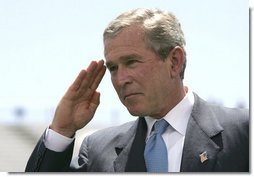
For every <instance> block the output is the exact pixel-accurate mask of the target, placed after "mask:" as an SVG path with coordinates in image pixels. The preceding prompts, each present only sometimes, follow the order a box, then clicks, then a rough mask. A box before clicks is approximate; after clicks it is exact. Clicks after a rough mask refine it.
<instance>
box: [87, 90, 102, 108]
mask: <svg viewBox="0 0 254 177" xmlns="http://www.w3.org/2000/svg"><path fill="white" fill-rule="evenodd" d="M99 104H100V93H99V92H94V94H93V96H92V97H91V100H90V105H89V109H90V111H92V112H95V111H96V109H97V107H98V106H99Z"/></svg>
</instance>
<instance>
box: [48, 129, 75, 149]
mask: <svg viewBox="0 0 254 177" xmlns="http://www.w3.org/2000/svg"><path fill="white" fill-rule="evenodd" d="M74 139H75V137H73V138H69V137H66V136H63V135H61V134H59V133H57V132H55V131H54V130H52V129H49V128H47V130H46V136H45V141H44V144H45V146H46V148H48V149H50V150H52V151H55V152H63V151H64V150H65V149H66V148H67V147H68V146H69V145H70V144H71V143H72V141H73V140H74Z"/></svg>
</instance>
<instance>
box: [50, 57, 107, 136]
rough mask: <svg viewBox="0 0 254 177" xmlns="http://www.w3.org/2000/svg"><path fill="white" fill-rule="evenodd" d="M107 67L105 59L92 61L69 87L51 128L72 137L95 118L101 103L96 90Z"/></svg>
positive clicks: (58, 107)
mask: <svg viewBox="0 0 254 177" xmlns="http://www.w3.org/2000/svg"><path fill="white" fill-rule="evenodd" d="M105 71H106V67H105V66H104V61H103V60H100V61H99V62H96V61H92V62H91V63H90V65H89V67H88V68H87V69H86V70H82V71H81V72H80V73H79V75H78V77H77V78H76V79H75V81H74V82H73V84H72V85H71V86H70V87H69V89H68V90H67V92H66V93H65V95H64V96H63V98H62V99H61V101H60V103H59V105H58V106H57V109H56V112H55V116H54V119H53V122H52V124H51V125H50V128H51V129H52V130H54V131H56V132H58V133H60V134H62V135H64V136H67V137H72V136H73V135H74V134H75V132H76V131H77V130H79V129H81V128H83V127H84V126H85V125H87V124H88V122H89V121H90V120H91V119H92V118H93V116H94V113H95V111H96V109H97V107H98V105H99V103H100V93H99V92H97V91H96V89H97V87H98V85H99V84H100V82H101V80H102V78H103V76H104V74H105Z"/></svg>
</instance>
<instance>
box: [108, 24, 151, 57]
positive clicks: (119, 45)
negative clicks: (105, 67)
mask: <svg viewBox="0 0 254 177" xmlns="http://www.w3.org/2000/svg"><path fill="white" fill-rule="evenodd" d="M144 39H145V38H144V30H143V29H142V27H141V26H138V25H134V26H130V27H127V28H125V29H123V30H122V31H121V32H120V33H119V34H117V35H116V36H115V37H114V38H112V39H106V40H105V43H104V55H105V58H106V60H108V59H111V58H112V57H113V56H115V55H117V54H118V55H120V54H123V55H125V54H127V53H128V52H134V53H135V51H137V50H139V49H142V48H144V49H145V48H146V46H145V42H144V41H145V40H144ZM124 53H125V54H124Z"/></svg>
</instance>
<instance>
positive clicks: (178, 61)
mask: <svg viewBox="0 0 254 177" xmlns="http://www.w3.org/2000/svg"><path fill="white" fill-rule="evenodd" d="M168 60H169V62H170V74H171V77H172V78H176V77H179V78H180V73H181V71H182V68H183V63H184V51H183V49H182V48H181V47H179V46H176V47H174V48H173V49H172V50H171V51H170V52H169V55H168Z"/></svg>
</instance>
